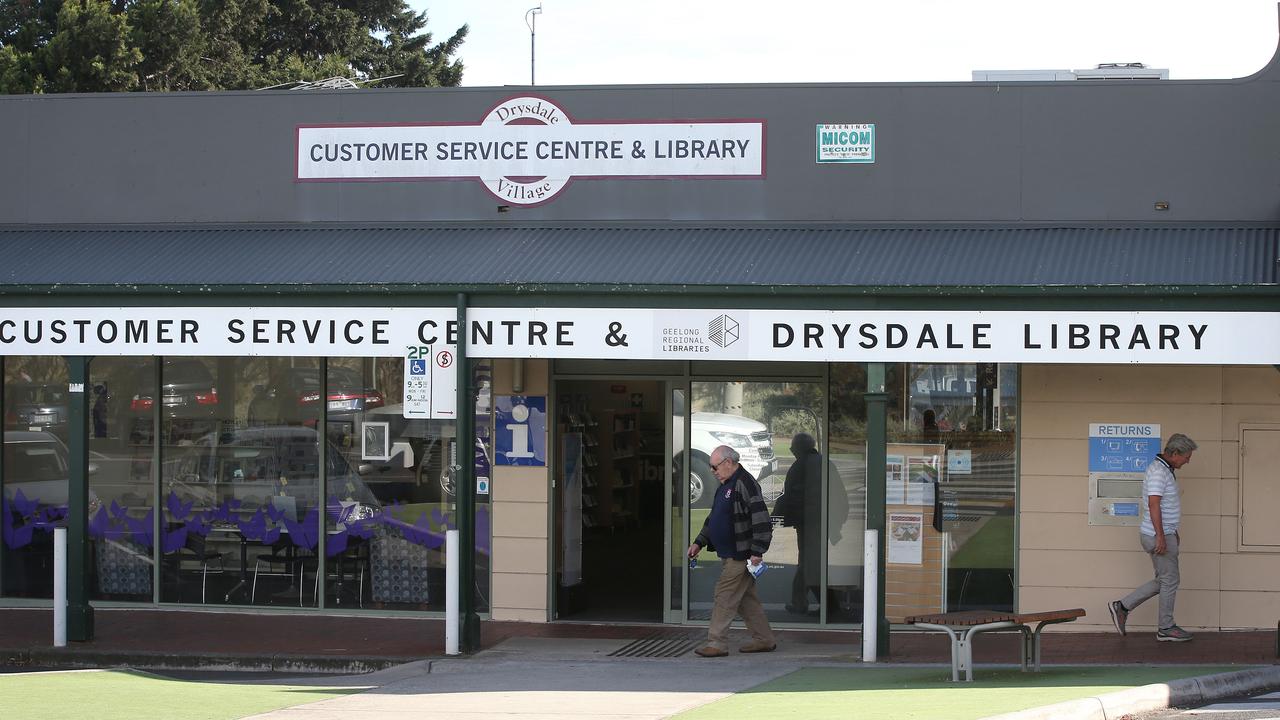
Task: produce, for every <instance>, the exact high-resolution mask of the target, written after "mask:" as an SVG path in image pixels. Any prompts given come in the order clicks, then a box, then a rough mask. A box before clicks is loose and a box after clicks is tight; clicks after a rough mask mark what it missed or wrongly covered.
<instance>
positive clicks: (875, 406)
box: [866, 363, 889, 657]
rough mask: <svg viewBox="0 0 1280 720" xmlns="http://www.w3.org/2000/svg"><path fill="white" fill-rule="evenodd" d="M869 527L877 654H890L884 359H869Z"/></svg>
mask: <svg viewBox="0 0 1280 720" xmlns="http://www.w3.org/2000/svg"><path fill="white" fill-rule="evenodd" d="M866 400H867V529H868V530H876V531H878V533H879V535H880V543H879V553H878V555H877V565H878V568H879V569H878V572H877V574H876V576H877V577H879V578H880V587H879V588H878V589H877V593H876V594H877V596H878V598H879V599H878V600H877V605H878V611H877V627H876V655H877V657H888V656H889V621H888V619H886V618H885V613H884V585H885V578H884V558H885V548H884V545H885V533H884V531H885V510H884V501H885V453H886V450H885V444H886V443H887V442H888V426H887V422H888V421H887V417H888V415H887V412H886V410H887V408H888V405H889V395H888V393H886V392H885V366H884V363H867V395H866Z"/></svg>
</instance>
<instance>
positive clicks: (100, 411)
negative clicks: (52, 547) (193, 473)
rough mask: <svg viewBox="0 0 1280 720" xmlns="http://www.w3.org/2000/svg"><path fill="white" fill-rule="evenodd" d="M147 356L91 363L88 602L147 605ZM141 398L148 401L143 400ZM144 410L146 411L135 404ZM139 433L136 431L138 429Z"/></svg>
mask: <svg viewBox="0 0 1280 720" xmlns="http://www.w3.org/2000/svg"><path fill="white" fill-rule="evenodd" d="M155 373H156V363H155V360H154V359H153V358H125V357H100V358H95V359H94V360H93V361H92V362H91V363H90V364H89V384H90V387H91V389H92V393H93V394H92V397H91V400H90V403H91V404H90V409H89V419H88V422H89V427H88V436H89V494H90V498H91V501H92V502H91V505H93V507H91V509H90V513H89V538H90V541H91V542H92V544H93V559H94V563H93V565H94V577H95V580H94V582H93V584H92V591H91V592H92V597H93V598H95V599H105V600H136V601H147V602H149V601H151V599H152V579H153V577H154V567H155V562H154V552H153V551H154V546H155V542H154V535H155V526H154V521H155V510H154V508H155V491H154V487H155V485H154V479H153V477H152V472H151V471H152V457H153V454H154V449H153V446H152V444H151V443H149V442H147V443H142V442H139V439H140V438H141V437H143V436H144V435H145V436H150V435H151V434H152V433H151V432H150V428H151V423H152V415H153V414H152V412H151V407H152V400H151V399H152V398H154V397H155V384H156V378H155ZM143 398H145V399H146V400H143ZM143 404H145V405H146V408H145V409H144V408H142V407H141V405H143ZM135 425H140V426H141V428H145V429H146V432H145V433H144V432H141V431H140V428H139V427H135Z"/></svg>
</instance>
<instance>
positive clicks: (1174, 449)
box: [1107, 433, 1197, 642]
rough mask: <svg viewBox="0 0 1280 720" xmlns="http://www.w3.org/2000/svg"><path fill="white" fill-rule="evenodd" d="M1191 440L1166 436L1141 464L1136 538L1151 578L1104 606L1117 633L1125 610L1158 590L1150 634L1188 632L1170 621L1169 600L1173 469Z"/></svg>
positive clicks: (1182, 637) (1176, 501)
mask: <svg viewBox="0 0 1280 720" xmlns="http://www.w3.org/2000/svg"><path fill="white" fill-rule="evenodd" d="M1196 447H1197V446H1196V443H1195V441H1194V440H1192V439H1191V438H1189V437H1187V436H1186V435H1183V434H1181V433H1175V434H1173V435H1171V436H1169V441H1168V442H1166V443H1165V445H1164V452H1162V453H1160V454H1159V455H1157V456H1156V459H1155V460H1152V461H1151V464H1150V465H1148V466H1147V474H1146V478H1145V479H1144V480H1143V481H1142V494H1143V495H1144V496H1146V498H1147V503H1146V505H1145V506H1144V507H1143V508H1142V511H1143V512H1142V526H1141V527H1140V528H1139V532H1138V538H1139V540H1140V541H1141V542H1142V549H1143V550H1146V551H1147V554H1148V555H1150V556H1151V566H1152V567H1153V568H1154V569H1155V578H1154V579H1152V580H1150V581H1148V582H1147V583H1146V584H1145V585H1143V586H1142V587H1140V588H1138V589H1136V590H1134V591H1133V592H1131V593H1129V594H1128V595H1127V596H1126V597H1125V598H1124V599H1122V600H1116V601H1115V602H1112V603H1110V604H1109V605H1108V606H1107V609H1108V610H1110V611H1111V622H1113V623H1114V624H1115V626H1116V630H1118V631H1119V632H1120V634H1121V635H1124V634H1125V629H1124V626H1125V622H1126V621H1127V620H1128V619H1129V613H1130V612H1131V611H1132V610H1133V609H1134V608H1136V607H1138V606H1139V605H1141V604H1142V603H1144V602H1146V601H1147V600H1149V599H1150V598H1153V597H1155V596H1156V595H1159V596H1160V617H1159V624H1158V625H1157V628H1158V629H1157V630H1156V640H1159V641H1162V642H1186V641H1188V640H1190V639H1191V633H1189V632H1187V631H1186V630H1183V629H1182V628H1180V627H1178V626H1177V625H1176V624H1174V622H1173V602H1174V599H1175V597H1176V596H1177V594H1178V545H1179V540H1180V538H1179V536H1178V525H1179V523H1180V522H1181V521H1182V494H1181V490H1180V489H1179V488H1178V479H1177V477H1176V476H1175V475H1174V471H1176V470H1177V469H1178V468H1181V467H1182V466H1183V465H1186V464H1187V463H1189V462H1191V454H1192V453H1193V452H1195V450H1196Z"/></svg>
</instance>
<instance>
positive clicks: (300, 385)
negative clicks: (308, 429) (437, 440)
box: [248, 367, 384, 425]
mask: <svg viewBox="0 0 1280 720" xmlns="http://www.w3.org/2000/svg"><path fill="white" fill-rule="evenodd" d="M383 402H384V399H383V395H382V391H380V390H377V389H376V388H371V387H368V386H367V385H366V384H365V382H364V379H363V378H362V377H361V374H360V373H359V372H356V371H355V370H351V369H349V368H343V367H331V368H329V387H328V400H327V402H326V410H327V411H328V413H329V420H330V421H331V422H332V421H336V420H343V419H350V418H351V417H352V416H354V415H357V414H359V413H361V412H364V411H365V410H372V409H373V408H377V407H381V406H382V404H383ZM319 418H320V369H319V368H307V367H294V368H287V369H285V370H284V371H283V372H282V373H280V374H278V375H277V377H276V378H275V379H274V381H273V382H272V384H270V385H259V386H257V387H255V388H254V396H253V400H252V401H251V402H250V403H249V417H248V420H249V424H250V425H262V424H276V423H295V422H311V423H315V422H316V421H318V420H319Z"/></svg>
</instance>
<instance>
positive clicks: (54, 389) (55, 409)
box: [4, 383, 68, 435]
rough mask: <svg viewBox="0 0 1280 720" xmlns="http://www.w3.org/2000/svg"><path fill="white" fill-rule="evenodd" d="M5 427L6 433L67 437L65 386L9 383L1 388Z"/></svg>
mask: <svg viewBox="0 0 1280 720" xmlns="http://www.w3.org/2000/svg"><path fill="white" fill-rule="evenodd" d="M4 405H5V410H4V426H5V429H9V430H18V429H21V430H52V431H55V432H58V433H59V434H63V435H65V434H66V429H67V410H68V404H67V389H66V385H42V384H37V383H8V384H7V385H6V386H5V388H4Z"/></svg>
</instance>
